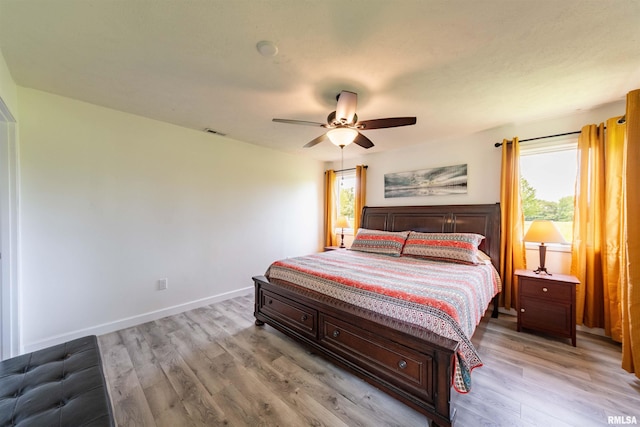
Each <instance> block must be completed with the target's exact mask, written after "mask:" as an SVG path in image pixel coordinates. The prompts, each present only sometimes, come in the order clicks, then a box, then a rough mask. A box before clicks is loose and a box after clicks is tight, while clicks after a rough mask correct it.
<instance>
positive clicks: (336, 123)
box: [273, 90, 416, 148]
mask: <svg viewBox="0 0 640 427" xmlns="http://www.w3.org/2000/svg"><path fill="white" fill-rule="evenodd" d="M336 99H337V101H338V105H337V106H336V111H333V112H332V113H331V114H329V116H328V117H327V123H317V122H308V121H305V120H289V119H273V121H274V122H278V123H289V124H294V125H305V126H319V127H323V128H325V129H329V130H328V131H327V132H326V133H324V134H322V135H320V136H319V137H317V138H315V139H314V140H312V141H310V142H308V143H307V144H306V145H305V146H304V148H309V147H313V146H314V145H316V144H319V143H321V142H322V141H324V140H325V139H327V138H328V139H329V140H330V141H331V142H332V143H334V144H335V145H337V146H338V147H341V148H342V147H344V146H346V145H349V144H351V143H352V142H354V143H356V144H358V145H359V146H361V147H363V148H371V147H373V142H371V140H370V139H369V138H367V137H366V136H364V135H363V134H361V133H360V131H362V130H369V129H382V128H393V127H398V126H408V125H415V124H416V118H415V117H390V118H386V119H374V120H363V121H358V116H357V115H356V104H357V103H358V94H357V93H354V92H349V91H346V90H343V91H342V92H340V94H338V96H337V97H336Z"/></svg>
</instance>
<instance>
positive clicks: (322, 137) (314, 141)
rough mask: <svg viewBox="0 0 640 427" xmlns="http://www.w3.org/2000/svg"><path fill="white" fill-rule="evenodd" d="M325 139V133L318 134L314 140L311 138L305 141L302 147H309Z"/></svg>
mask: <svg viewBox="0 0 640 427" xmlns="http://www.w3.org/2000/svg"><path fill="white" fill-rule="evenodd" d="M325 139H327V134H326V133H323V134H322V135H320V136H319V137H317V138H316V139H314V140H311V141H309V142H307V143H306V144H305V145H304V147H303V148H311V147H313V146H314V145H317V144H320V143H321V142H322V141H324V140H325Z"/></svg>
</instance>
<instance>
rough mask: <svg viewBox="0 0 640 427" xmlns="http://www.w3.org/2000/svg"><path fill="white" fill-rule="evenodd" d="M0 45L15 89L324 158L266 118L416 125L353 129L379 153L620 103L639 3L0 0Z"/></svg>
mask: <svg viewBox="0 0 640 427" xmlns="http://www.w3.org/2000/svg"><path fill="white" fill-rule="evenodd" d="M261 40H270V41H273V42H274V43H275V44H276V45H277V47H278V49H279V52H278V54H277V55H276V56H274V57H264V56H261V55H260V54H259V53H258V51H257V49H256V44H257V43H258V42H259V41H261ZM0 48H1V49H2V52H3V55H4V57H5V60H6V62H7V64H8V66H9V69H10V71H11V74H12V76H13V79H14V80H15V81H16V83H17V84H19V85H21V86H25V87H30V88H35V89H39V90H43V91H47V92H51V93H55V94H59V95H63V96H66V97H70V98H75V99H79V100H82V101H86V102H90V103H93V104H97V105H102V106H106V107H110V108H114V109H117V110H121V111H126V112H129V113H133V114H138V115H141V116H145V117H149V118H153V119H157V120H161V121H165V122H170V123H174V124H177V125H180V126H185V127H188V128H193V129H198V130H202V129H204V128H213V129H216V130H218V131H220V132H223V133H226V134H227V135H228V136H229V137H230V138H233V139H236V140H240V141H245V142H249V143H252V144H258V145H263V146H268V147H273V148H274V149H277V150H283V151H287V152H294V153H304V154H305V155H309V156H312V157H315V158H318V159H321V160H335V159H337V158H339V150H338V149H337V148H336V147H334V146H332V145H331V144H330V143H328V142H326V143H322V144H320V145H318V146H316V147H314V148H310V149H302V146H303V145H304V144H305V143H307V142H308V141H310V140H311V139H313V138H315V137H317V136H319V135H320V134H321V133H322V131H323V129H322V128H313V127H307V126H295V125H287V124H280V123H273V122H272V121H271V119H272V118H273V117H278V118H289V119H299V120H309V121H316V122H324V121H325V118H326V116H327V115H328V114H329V113H330V112H331V111H333V110H335V96H336V94H337V93H339V92H340V90H342V89H347V90H352V91H355V92H357V93H358V95H359V98H358V109H357V114H358V117H359V118H360V119H363V120H367V119H376V118H383V117H397V116H416V117H417V119H418V123H417V125H415V126H409V127H403V128H394V129H378V130H370V131H368V132H364V134H365V135H366V136H367V137H369V138H370V139H371V140H372V141H373V142H374V143H375V147H374V148H372V149H370V150H369V151H370V152H374V151H377V152H379V151H384V150H390V149H395V148H400V147H404V146H409V145H414V144H426V143H430V142H433V141H437V140H442V139H445V138H448V137H455V136H459V135H466V134H471V133H474V132H478V131H481V130H486V129H489V128H494V127H499V126H503V125H507V124H514V123H515V124H517V123H525V122H528V121H533V120H539V119H543V118H546V117H555V116H561V115H565V114H571V113H573V112H575V111H576V110H588V109H591V108H594V107H597V106H600V105H603V104H607V103H610V102H615V101H619V100H622V99H624V96H625V95H626V93H627V92H628V91H629V90H632V89H636V88H639V87H640V1H638V0H615V1H607V2H602V1H599V0H598V1H590V0H562V1H556V0H501V1H497V0H485V1H475V0H466V1H455V0H450V1H428V0H388V1H387V0H385V1H381V0H324V1H310V0H270V1H267V0H233V1H231V0H191V1H185V0H181V1H180V0H139V1H131V0H110V1H107V0H103V1H97V0H56V1H52V0H39V1H36V0H0ZM348 150H350V151H351V153H358V154H360V152H362V151H360V152H358V150H363V149H362V148H361V147H358V146H350V147H347V149H345V157H347V156H348V154H349V153H347V151H348ZM352 155H353V154H352Z"/></svg>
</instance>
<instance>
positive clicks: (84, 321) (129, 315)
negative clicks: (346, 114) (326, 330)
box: [18, 87, 323, 351]
mask: <svg viewBox="0 0 640 427" xmlns="http://www.w3.org/2000/svg"><path fill="white" fill-rule="evenodd" d="M18 97H19V101H20V102H19V106H20V121H19V129H20V144H21V180H22V187H21V201H22V210H21V211H22V214H21V233H22V252H21V256H22V258H21V259H22V301H23V305H22V313H23V316H22V320H23V324H22V326H23V344H24V350H25V351H31V350H34V349H36V348H41V347H44V346H47V345H51V344H54V343H57V342H62V341H65V340H68V339H71V338H74V337H76V336H81V335H84V334H86V333H104V332H107V331H111V330H116V329H119V328H121V327H124V326H129V325H132V324H136V323H140V322H142V321H146V320H149V319H151V318H157V317H161V316H162V315H167V314H170V313H174V312H179V311H183V310H184V309H187V308H190V307H192V306H197V305H203V304H205V303H210V302H212V301H214V300H216V299H221V298H225V297H228V296H231V295H235V294H237V293H238V292H247V291H248V289H249V288H250V287H251V286H252V281H251V276H253V275H257V274H263V273H264V271H265V269H266V268H267V266H268V265H269V263H270V262H272V261H273V260H275V259H277V258H282V257H285V256H291V255H299V254H304V253H309V252H312V251H316V250H318V249H319V247H320V245H321V236H322V224H323V221H322V219H321V218H320V215H321V212H322V208H321V203H322V192H323V165H322V164H321V163H320V162H317V161H314V160H308V159H304V158H300V157H296V156H291V155H288V154H283V153H279V152H276V151H273V150H268V149H264V148H259V147H257V146H253V145H250V144H245V143H241V142H238V141H235V140H232V139H228V138H223V137H219V136H215V135H210V134H206V133H204V132H198V131H194V130H189V129H185V128H181V127H177V126H173V125H169V124H166V123H161V122H157V121H153V120H149V119H145V118H142V117H138V116H134V115H131V114H127V113H123V112H119V111H114V110H110V109H106V108H102V107H98V106H95V105H91V104H86V103H83V102H79V101H75V100H71V99H68V98H63V97H59V96H55V95H51V94H47V93H44V92H40V91H36V90H31V89H25V88H21V87H20V88H18ZM160 278H167V279H168V283H169V288H168V290H165V291H158V290H156V285H157V280H158V279H160Z"/></svg>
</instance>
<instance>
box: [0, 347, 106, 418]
mask: <svg viewBox="0 0 640 427" xmlns="http://www.w3.org/2000/svg"><path fill="white" fill-rule="evenodd" d="M114 425H115V422H114V419H113V413H112V410H111V401H110V400H109V393H108V391H107V385H106V381H105V378H104V374H103V371H102V360H101V358H100V350H99V349H98V340H97V338H96V336H95V335H92V336H88V337H84V338H79V339H77V340H73V341H69V342H67V343H64V344H59V345H56V346H53V347H49V348H45V349H43V350H38V351H34V352H33V353H29V354H23V355H20V356H17V357H14V358H11V359H7V360H3V361H2V362H0V426H2V427H5V426H20V427H27V426H34V427H35V426H37V427H43V426H47V427H48V426H65V427H67V426H73V427H79V426H92V427H98V426H114Z"/></svg>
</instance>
